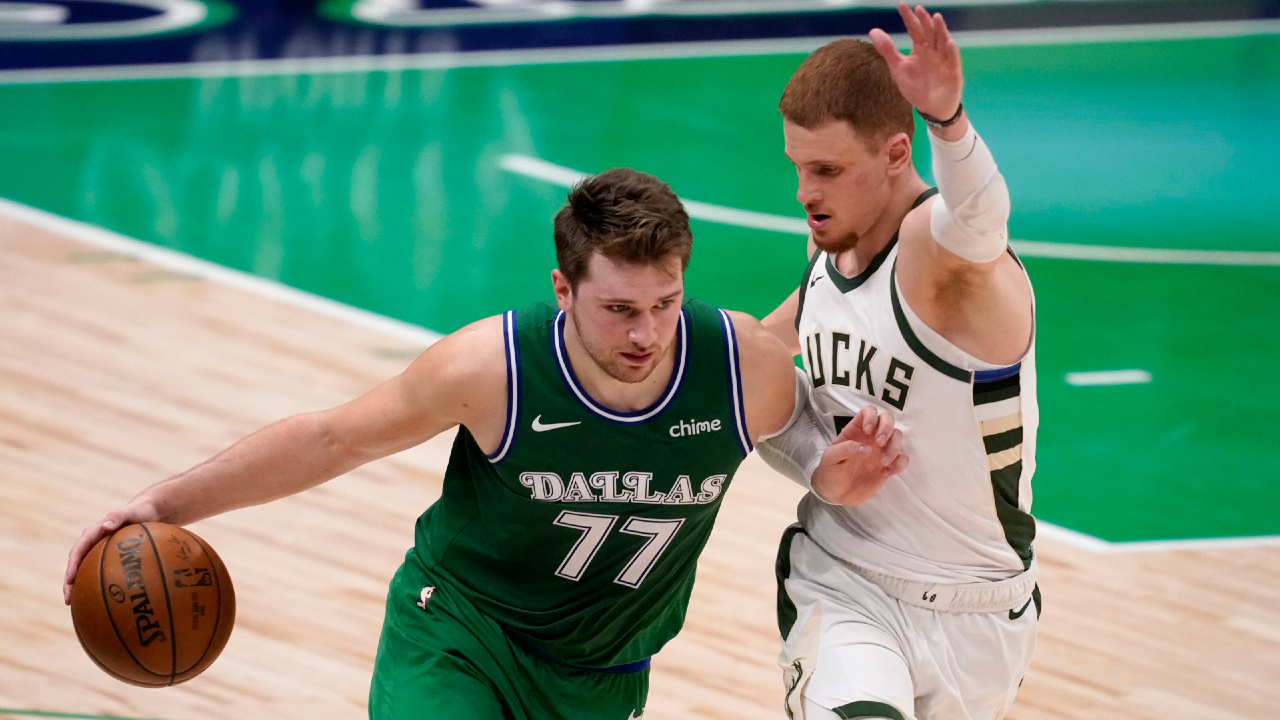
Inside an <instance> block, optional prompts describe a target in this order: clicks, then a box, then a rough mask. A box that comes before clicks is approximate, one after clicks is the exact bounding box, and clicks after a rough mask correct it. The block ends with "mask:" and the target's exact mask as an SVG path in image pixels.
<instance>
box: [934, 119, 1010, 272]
mask: <svg viewBox="0 0 1280 720" xmlns="http://www.w3.org/2000/svg"><path fill="white" fill-rule="evenodd" d="M929 134H930V141H929V144H930V146H931V148H932V150H933V175H934V179H935V181H936V182H937V183H938V191H939V194H940V195H941V196H942V197H940V198H938V199H937V200H935V201H934V204H933V207H932V209H931V211H930V220H929V229H930V232H931V233H932V235H933V239H934V240H935V241H936V242H937V243H938V244H939V245H941V246H942V247H944V248H946V249H947V250H948V251H950V252H951V253H952V254H953V255H956V256H957V257H960V258H963V259H965V260H967V261H969V262H971V263H976V264H983V263H989V262H991V261H992V260H995V259H996V258H999V257H1000V256H1001V255H1002V254H1004V252H1005V249H1006V248H1007V247H1008V245H1009V235H1008V230H1007V227H1008V222H1009V189H1008V187H1007V186H1006V185H1005V181H1004V176H1002V175H1001V174H1000V170H999V169H998V168H997V167H996V163H995V158H993V157H992V155H991V151H990V150H989V149H988V148H987V145H986V143H985V142H983V140H982V138H981V137H979V136H978V134H977V132H976V131H975V130H974V129H973V127H972V125H970V123H969V121H968V118H966V117H964V116H963V113H962V114H961V117H960V120H959V121H958V122H956V123H955V124H954V125H951V126H948V127H945V128H936V127H931V128H930V130H929Z"/></svg>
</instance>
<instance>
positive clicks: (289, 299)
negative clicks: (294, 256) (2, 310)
mask: <svg viewBox="0 0 1280 720" xmlns="http://www.w3.org/2000/svg"><path fill="white" fill-rule="evenodd" d="M0 215H3V216H5V217H8V218H12V219H14V220H18V221H21V222H24V223H27V224H28V225H34V226H35V227H38V228H40V229H42V230H47V231H49V232H52V233H57V234H59V235H63V236H66V237H70V238H73V239H75V240H79V241H81V242H85V243H88V244H90V245H96V246H98V247H100V248H103V249H106V250H110V251H113V252H118V253H121V254H124V255H129V256H131V257H135V258H137V259H139V260H143V261H145V262H149V263H153V264H155V265H159V266H161V267H165V268H169V269H170V270H174V271H176V272H180V273H183V274H186V275H191V276H193V277H197V278H200V279H202V280H209V281H211V282H216V283H218V284H220V285H226V286H227V287H231V288H235V289H237V290H244V291H246V292H251V293H253V294H255V295H258V296H260V297H264V298H267V299H269V300H275V301H276V302H280V303H284V304H286V305H292V306H294V307H298V308H302V309H303V310H309V311H311V312H313V313H315V314H317V315H321V316H323V317H329V318H333V319H335V320H341V321H343V322H348V323H351V324H352V325H356V326H358V327H362V328H366V329H368V330H373V331H375V332H380V333H383V334H386V335H389V336H391V337H393V338H396V339H397V340H402V341H404V342H407V343H413V344H416V345H422V346H430V345H432V344H433V343H435V342H436V341H437V340H439V339H440V338H441V337H443V336H442V335H441V334H440V333H437V332H435V331H432V330H427V329H426V328H422V327H419V326H417V325H413V324H410V323H407V322H403V321H400V320H396V319H394V318H389V317H386V316H385V315H379V314H377V313H372V312H369V311H368V310H361V309H360V308H356V307H352V306H350V305H347V304H344V303H340V302H338V301H336V300H330V299H329V298H325V297H321V296H319V295H314V294H312V293H309V292H306V291H303V290H299V289H297V288H294V287H290V286H288V285H285V284H283V283H279V282H276V281H274V280H267V279H265V278H260V277H258V276H256V275H250V274H249V273H245V272H240V271H239V270H232V269H231V268H227V267H223V266H221V265H218V264H217V263H212V262H209V261H207V260H201V259H199V258H196V257H192V256H191V255H188V254H186V253H182V252H178V251H177V250H170V249H168V248H163V247H159V246H157V245H152V244H151V243H146V242H142V241H141V240H135V239H133V238H131V237H126V236H124V235H121V234H120V233H117V232H113V231H111V230H107V229H105V228H101V227H98V226H96V225H90V224H89V223H85V222H80V221H79V220H72V219H70V218H65V217H62V216H61V215H55V214H53V213H50V212H45V211H44V210H39V209H37V208H33V207H30V206H28V205H23V204H21V203H17V202H14V201H12V200H8V199H5V198H0Z"/></svg>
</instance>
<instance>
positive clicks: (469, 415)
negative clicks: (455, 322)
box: [404, 315, 507, 426]
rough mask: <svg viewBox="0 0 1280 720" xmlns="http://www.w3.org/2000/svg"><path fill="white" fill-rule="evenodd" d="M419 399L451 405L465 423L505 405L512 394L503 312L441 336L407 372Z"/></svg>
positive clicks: (500, 408)
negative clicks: (508, 380) (503, 332)
mask: <svg viewBox="0 0 1280 720" xmlns="http://www.w3.org/2000/svg"><path fill="white" fill-rule="evenodd" d="M404 378H405V380H406V385H407V388H408V389H409V391H410V392H412V393H413V394H414V395H416V396H418V397H417V399H418V400H419V401H420V402H430V403H434V404H438V406H439V407H447V408H451V409H453V410H454V411H455V413H456V415H457V417H454V418H453V419H454V420H456V421H457V422H458V423H460V424H465V425H469V426H470V425H475V424H477V422H478V421H479V420H480V419H481V418H486V417H487V416H488V415H490V414H492V413H493V412H496V411H499V410H501V411H502V412H504V413H505V408H506V399H507V358H506V347H505V344H504V342H503V335H502V316H501V315H495V316H493V317H487V318H484V319H483V320H477V321H476V322H473V323H471V324H469V325H466V326H464V327H462V328H460V329H458V330H456V331H454V332H452V333H449V334H448V335H446V336H444V337H443V338H441V339H440V340H439V341H437V342H436V343H435V344H434V345H432V346H431V347H429V348H427V350H426V351H425V352H423V353H422V354H421V355H419V356H418V358H417V359H416V360H414V361H413V363H412V364H411V365H410V366H409V368H408V369H407V370H405V372H404Z"/></svg>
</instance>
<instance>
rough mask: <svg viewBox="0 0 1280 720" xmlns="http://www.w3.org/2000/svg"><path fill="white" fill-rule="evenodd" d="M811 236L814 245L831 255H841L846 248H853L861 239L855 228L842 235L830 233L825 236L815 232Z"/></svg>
mask: <svg viewBox="0 0 1280 720" xmlns="http://www.w3.org/2000/svg"><path fill="white" fill-rule="evenodd" d="M811 237H812V238H813V246H814V247H816V248H818V249H819V250H821V251H822V252H824V253H827V254H829V255H839V254H840V253H842V252H844V251H846V250H852V249H853V248H854V247H856V246H857V244H858V240H860V239H861V238H860V237H859V236H858V233H857V231H855V230H849V231H847V232H845V233H843V234H840V235H828V236H827V237H825V238H824V237H821V236H819V235H818V234H817V233H814V234H813V235H811Z"/></svg>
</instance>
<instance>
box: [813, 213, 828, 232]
mask: <svg viewBox="0 0 1280 720" xmlns="http://www.w3.org/2000/svg"><path fill="white" fill-rule="evenodd" d="M830 221H831V216H830V215H823V214H822V213H809V227H811V228H813V229H814V230H822V229H823V228H825V227H826V226H827V223H828V222H830Z"/></svg>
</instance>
